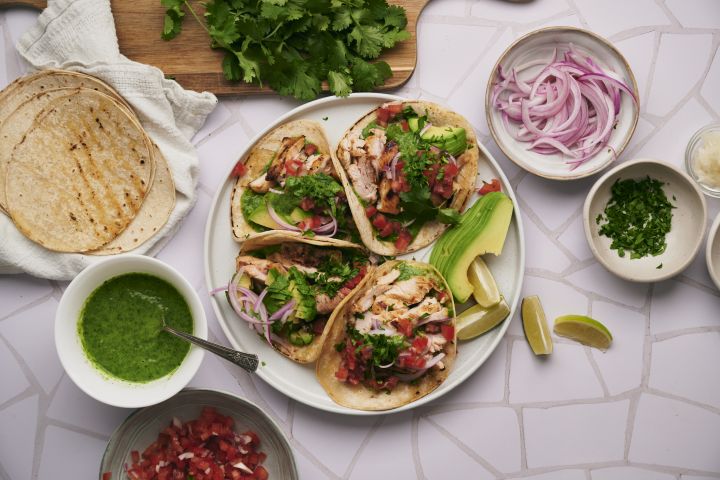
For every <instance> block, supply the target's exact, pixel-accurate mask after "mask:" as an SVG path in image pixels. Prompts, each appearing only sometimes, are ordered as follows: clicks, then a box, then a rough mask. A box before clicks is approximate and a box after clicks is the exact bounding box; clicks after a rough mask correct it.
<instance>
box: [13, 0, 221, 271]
mask: <svg viewBox="0 0 720 480" xmlns="http://www.w3.org/2000/svg"><path fill="white" fill-rule="evenodd" d="M17 48H18V51H19V52H20V55H22V56H23V57H24V58H25V59H26V60H27V61H28V62H29V63H30V64H31V65H32V66H33V67H35V68H36V69H45V68H60V69H66V70H74V71H78V72H83V73H87V74H89V75H93V76H95V77H98V78H100V79H102V80H103V81H105V82H106V83H108V84H110V85H111V86H112V87H113V88H114V89H115V90H117V91H118V93H120V95H122V96H123V97H124V98H125V100H126V101H127V102H128V103H129V104H130V105H131V106H132V107H133V109H134V110H135V112H136V113H137V115H138V118H139V119H140V122H141V123H142V125H143V127H144V128H145V130H146V131H147V133H148V135H149V136H150V138H151V139H152V140H153V141H154V142H155V143H156V144H157V145H158V147H159V148H160V151H161V152H162V153H163V155H164V157H165V158H166V160H167V162H168V164H169V166H170V170H171V171H172V174H173V179H174V181H175V190H176V192H175V193H176V201H175V208H174V209H173V211H172V213H171V215H170V218H169V219H168V222H167V223H166V224H165V226H164V227H163V228H162V230H161V231H159V232H158V233H157V234H156V235H155V236H153V237H152V238H151V239H149V240H148V241H147V242H145V243H144V244H142V245H141V246H140V247H138V248H136V249H135V250H133V251H132V252H131V253H138V254H149V255H154V254H156V253H157V252H158V251H159V250H160V249H161V248H162V246H163V245H164V244H165V243H166V242H167V240H168V239H169V238H170V237H171V236H172V234H173V233H174V232H175V231H176V230H177V228H178V226H179V225H180V222H181V220H182V219H183V218H184V217H185V215H187V213H188V212H189V211H190V209H191V208H192V207H193V205H194V204H195V199H196V191H195V187H196V184H197V178H198V157H197V153H196V152H195V150H194V148H193V146H192V144H191V143H190V139H191V138H192V136H193V135H194V134H195V133H196V132H197V131H198V130H199V129H200V127H201V126H202V125H203V123H204V122H205V118H206V117H207V116H208V114H209V113H210V112H211V111H212V110H213V108H215V105H216V104H217V98H215V96H214V95H213V94H211V93H208V92H203V93H197V92H192V91H188V90H184V89H183V88H182V87H181V86H180V85H179V84H178V83H177V82H175V81H172V80H167V79H165V77H164V75H163V72H162V71H160V70H159V69H158V68H155V67H152V66H149V65H144V64H141V63H137V62H133V61H131V60H129V59H128V58H127V57H125V56H124V55H122V54H121V53H120V50H119V48H118V41H117V35H116V33H115V22H114V20H113V16H112V12H111V10H110V2H109V0H49V1H48V7H47V8H46V9H45V10H44V11H43V12H42V13H41V14H40V16H39V18H38V21H37V24H36V25H35V26H34V27H32V28H30V30H28V31H27V32H25V34H23V36H22V37H21V38H20V40H19V41H18V45H17ZM103 258H104V257H98V256H92V255H83V254H75V253H57V252H52V251H49V250H46V249H44V248H43V247H41V246H39V245H37V244H35V243H33V242H32V241H30V240H28V239H27V238H25V237H24V236H23V235H22V234H21V233H20V232H19V231H18V230H17V229H16V228H15V226H14V225H13V223H12V221H11V220H10V219H9V218H8V217H7V216H5V215H3V214H0V273H19V272H27V273H29V274H31V275H34V276H37V277H43V278H48V279H54V280H70V279H72V278H73V277H74V276H75V275H77V274H78V273H79V272H80V271H81V270H82V269H84V268H85V267H86V266H87V265H89V264H91V263H94V262H98V261H101V260H102V259H103Z"/></svg>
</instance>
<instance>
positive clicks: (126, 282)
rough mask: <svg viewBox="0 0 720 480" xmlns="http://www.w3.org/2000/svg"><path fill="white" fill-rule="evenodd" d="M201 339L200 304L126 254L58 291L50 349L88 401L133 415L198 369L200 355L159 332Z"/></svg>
mask: <svg viewBox="0 0 720 480" xmlns="http://www.w3.org/2000/svg"><path fill="white" fill-rule="evenodd" d="M163 320H164V321H165V323H166V324H167V325H169V326H171V327H173V328H175V329H177V330H181V331H185V332H188V333H191V334H193V335H195V336H198V337H201V338H207V320H206V318H205V313H204V311H203V308H202V304H201V303H200V298H199V297H198V295H197V292H195V290H194V289H193V288H192V286H191V285H190V284H189V283H188V282H187V280H185V279H184V278H183V277H182V276H181V275H180V274H179V273H178V272H177V271H176V270H175V269H174V268H172V267H170V266H169V265H167V264H165V263H163V262H161V261H159V260H156V259H154V258H150V257H144V256H139V255H125V256H121V257H115V258H111V259H108V260H103V261H100V262H98V263H96V264H94V265H92V266H90V267H88V268H86V269H85V270H83V271H82V272H81V273H80V274H79V275H78V276H77V277H75V279H74V280H73V281H72V282H71V283H70V285H68V288H67V289H66V290H65V293H64V294H63V297H62V299H61V300H60V304H59V306H58V310H57V314H56V317H55V344H56V347H57V351H58V355H59V357H60V362H61V363H62V365H63V368H65V371H66V372H67V374H68V376H69V377H70V378H71V379H72V380H73V381H74V382H75V384H76V385H77V386H78V387H80V389H82V390H83V391H85V393H87V394H88V395H90V396H91V397H93V398H95V399H96V400H99V401H101V402H103V403H107V404H109V405H114V406H117V407H125V408H137V407H143V406H147V405H154V404H156V403H159V402H162V401H163V400H166V399H167V398H170V397H171V396H173V395H174V394H175V393H177V392H179V391H180V390H181V389H182V388H183V387H185V386H186V385H187V384H188V382H189V381H190V380H191V379H192V377H193V376H194V375H195V373H196V372H197V370H198V368H199V367H200V363H201V362H202V358H203V350H202V349H199V348H197V347H195V346H191V345H190V344H189V343H187V342H185V341H183V340H181V339H178V338H176V337H173V336H172V335H170V334H168V333H166V332H163V331H162V324H163Z"/></svg>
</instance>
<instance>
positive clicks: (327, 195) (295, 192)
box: [285, 173, 343, 207]
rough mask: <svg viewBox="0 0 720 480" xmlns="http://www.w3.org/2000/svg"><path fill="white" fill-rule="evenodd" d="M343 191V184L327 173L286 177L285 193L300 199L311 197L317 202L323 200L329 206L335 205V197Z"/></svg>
mask: <svg viewBox="0 0 720 480" xmlns="http://www.w3.org/2000/svg"><path fill="white" fill-rule="evenodd" d="M342 191H343V188H342V185H340V184H339V183H338V181H337V180H335V179H334V178H333V177H331V176H330V175H328V174H326V173H316V174H315V175H302V176H299V177H292V176H289V177H287V179H285V194H290V195H292V196H294V197H295V198H297V199H298V200H302V199H303V198H305V197H309V198H312V199H313V200H315V202H316V204H317V202H322V203H325V204H326V205H327V206H328V207H333V206H334V205H335V203H336V202H335V197H336V196H337V194H338V193H340V192H342Z"/></svg>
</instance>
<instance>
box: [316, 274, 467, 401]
mask: <svg viewBox="0 0 720 480" xmlns="http://www.w3.org/2000/svg"><path fill="white" fill-rule="evenodd" d="M401 264H404V265H405V267H402V268H406V267H409V270H413V269H417V270H420V271H424V272H426V274H424V276H423V277H422V278H427V279H429V280H428V281H430V282H431V283H432V284H433V285H435V286H436V287H437V288H438V289H439V290H440V291H441V292H444V293H443V295H445V296H446V297H445V298H447V300H446V302H447V305H448V306H449V308H448V312H449V313H450V315H449V316H450V317H451V318H450V319H449V320H446V321H445V323H444V324H445V325H448V326H452V337H451V338H452V340H450V341H447V340H446V341H445V343H444V345H443V347H442V348H443V349H442V351H441V352H440V351H438V352H436V353H435V355H438V354H439V353H443V354H444V356H443V357H441V359H442V364H443V365H442V367H443V368H440V363H437V364H435V365H434V366H433V367H431V368H430V369H428V370H427V371H426V372H425V373H424V375H422V376H420V377H419V378H417V379H415V380H412V381H410V382H406V381H399V382H398V383H397V384H396V385H395V386H394V387H393V388H392V389H391V390H390V391H389V392H388V391H386V390H384V389H375V388H371V387H370V386H367V385H366V384H365V383H363V382H362V381H361V382H360V383H358V384H356V385H353V384H352V383H351V382H350V381H348V380H347V379H346V380H345V381H341V380H340V379H339V376H343V375H340V373H339V372H340V369H341V367H342V366H343V353H342V352H343V351H344V350H345V349H346V348H348V346H347V342H349V341H350V340H349V338H348V335H349V331H348V325H353V326H358V323H359V322H361V321H366V320H367V319H361V318H359V315H360V314H359V313H358V312H357V310H358V309H362V308H364V307H362V306H360V307H359V308H358V307H356V306H357V305H360V302H362V301H363V298H364V297H365V298H373V301H374V302H375V301H376V300H378V299H380V298H381V296H382V295H383V294H384V293H388V292H389V290H384V291H383V290H382V288H383V285H382V282H384V281H387V279H388V278H392V276H395V275H397V274H395V273H393V271H394V270H398V269H400V268H401ZM391 274H392V275H391ZM401 275H402V274H401ZM402 278H403V277H402V276H398V277H397V278H396V280H394V281H393V283H391V284H390V285H397V282H398V279H402ZM410 279H412V277H410ZM400 281H401V282H402V281H404V280H400ZM385 286H387V283H386V284H385ZM433 288H434V287H433ZM431 291H432V290H431ZM426 298H428V297H427V296H426V297H424V298H423V301H425V299H426ZM430 303H432V302H430ZM376 304H377V302H375V303H373V307H372V308H375V305H376ZM421 305H422V304H421ZM388 310H389V309H388ZM385 314H386V315H390V314H389V313H385ZM404 315H405V316H409V315H410V313H409V312H405V314H404ZM396 318H398V319H400V318H404V317H403V316H402V315H397V316H396ZM408 318H409V317H408ZM418 318H422V317H418ZM419 321H420V320H419V319H416V320H413V322H414V325H415V330H414V332H415V333H413V335H415V336H416V337H414V338H417V337H419V336H422V335H421V334H419V333H417V329H418V328H419V324H418V322H419ZM383 325H385V324H383ZM454 325H455V317H454V304H453V302H452V294H451V293H450V289H449V288H448V286H447V284H446V283H445V281H444V280H443V278H442V277H441V276H440V274H439V273H438V272H437V270H435V269H434V268H433V267H432V266H431V265H429V264H425V263H419V262H411V261H390V262H386V263H384V264H383V265H381V266H379V267H378V268H376V269H375V270H374V271H373V273H372V274H371V275H368V276H367V277H366V279H365V280H364V281H363V283H362V284H361V285H360V287H359V288H358V289H356V290H355V291H354V292H353V294H352V296H351V297H349V298H347V299H346V300H345V301H344V302H343V304H342V305H341V306H340V307H338V310H337V311H336V313H335V318H334V320H333V322H332V325H331V329H330V332H329V333H328V335H327V339H326V340H325V343H324V345H323V347H322V351H321V352H320V356H319V357H318V361H317V365H316V374H317V378H318V381H319V382H320V384H321V385H322V387H323V389H325V391H326V392H327V394H328V395H329V396H330V398H332V399H333V401H335V402H336V403H338V404H340V405H343V406H345V407H348V408H354V409H358V410H389V409H393V408H398V407H401V406H403V405H406V404H408V403H410V402H413V401H415V400H417V399H418V398H421V397H423V396H425V395H427V394H428V393H430V392H432V391H433V390H435V389H436V388H437V387H438V386H439V385H440V384H442V382H444V381H445V379H446V378H447V376H448V374H449V372H450V370H451V369H452V365H453V363H454V361H455V356H456V354H457V348H456V339H455V335H454ZM368 328H369V327H368ZM373 328H376V329H377V328H383V327H382V326H381V327H377V326H376V327H373ZM398 328H401V327H398ZM356 331H357V330H356ZM373 331H374V330H373ZM378 335H380V336H382V334H378ZM423 335H424V333H423ZM396 336H397V335H396ZM428 341H429V340H428ZM407 342H408V343H409V344H410V345H412V341H411V340H410V339H408V340H407ZM398 360H399V357H398ZM398 360H396V361H395V364H397V363H398ZM390 368H394V367H390ZM366 371H367V370H366ZM344 375H345V376H347V372H344Z"/></svg>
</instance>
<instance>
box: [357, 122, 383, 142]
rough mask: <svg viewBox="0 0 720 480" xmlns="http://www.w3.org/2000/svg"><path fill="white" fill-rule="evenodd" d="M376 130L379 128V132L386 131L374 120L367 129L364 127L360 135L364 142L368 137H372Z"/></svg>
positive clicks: (366, 126)
mask: <svg viewBox="0 0 720 480" xmlns="http://www.w3.org/2000/svg"><path fill="white" fill-rule="evenodd" d="M376 128H377V129H378V130H385V129H384V128H382V127H381V126H380V125H378V124H377V122H376V121H375V120H373V121H372V122H370V123H368V124H367V125H365V127H363V129H362V133H361V134H360V137H361V138H362V139H363V140H364V139H366V138H367V137H369V136H370V135H372V131H373V130H374V129H376Z"/></svg>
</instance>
